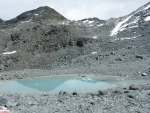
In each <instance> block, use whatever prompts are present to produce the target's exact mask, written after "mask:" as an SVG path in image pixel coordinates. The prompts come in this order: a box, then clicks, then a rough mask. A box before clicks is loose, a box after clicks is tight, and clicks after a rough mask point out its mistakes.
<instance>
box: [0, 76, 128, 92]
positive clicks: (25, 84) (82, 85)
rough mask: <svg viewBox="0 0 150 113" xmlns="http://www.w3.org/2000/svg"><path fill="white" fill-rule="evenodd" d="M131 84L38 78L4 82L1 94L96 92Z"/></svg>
mask: <svg viewBox="0 0 150 113" xmlns="http://www.w3.org/2000/svg"><path fill="white" fill-rule="evenodd" d="M128 84H129V82H120V81H112V80H108V81H107V80H105V81H102V80H93V79H89V78H88V79H86V78H84V79H77V78H73V79H71V78H66V77H55V78H40V79H39V78H36V79H28V80H16V81H3V82H0V92H3V93H41V92H50V93H58V92H60V91H67V92H74V91H77V92H80V93H88V92H96V91H98V90H106V89H111V88H114V87H117V86H120V85H122V86H126V85H128Z"/></svg>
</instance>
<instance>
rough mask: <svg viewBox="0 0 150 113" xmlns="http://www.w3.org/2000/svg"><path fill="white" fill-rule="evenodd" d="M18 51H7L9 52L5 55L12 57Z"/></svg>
mask: <svg viewBox="0 0 150 113" xmlns="http://www.w3.org/2000/svg"><path fill="white" fill-rule="evenodd" d="M16 52H17V51H7V52H3V53H2V54H3V55H11V54H15V53H16Z"/></svg>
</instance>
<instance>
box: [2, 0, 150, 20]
mask: <svg viewBox="0 0 150 113" xmlns="http://www.w3.org/2000/svg"><path fill="white" fill-rule="evenodd" d="M147 2H149V0H0V17H2V18H4V19H10V18H12V17H15V16H16V15H18V14H20V13H22V12H24V11H27V10H31V9H35V8H37V7H39V6H44V5H48V6H50V7H52V8H54V9H56V10H57V11H58V12H60V13H61V14H63V15H64V16H65V17H67V18H69V19H75V20H78V19H83V18H88V17H98V18H101V19H108V18H111V17H119V16H124V15H126V14H128V13H130V12H131V11H134V10H135V9H137V8H138V7H140V6H141V5H143V4H145V3H147Z"/></svg>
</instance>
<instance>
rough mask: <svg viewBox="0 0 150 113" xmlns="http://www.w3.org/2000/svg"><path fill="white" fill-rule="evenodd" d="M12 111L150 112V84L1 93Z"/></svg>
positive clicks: (79, 112) (1, 99)
mask: <svg viewBox="0 0 150 113" xmlns="http://www.w3.org/2000/svg"><path fill="white" fill-rule="evenodd" d="M0 104H1V105H2V106H6V107H7V108H9V109H10V111H11V113H40V112H42V113H150V84H147V85H146V86H144V85H139V86H134V85H131V86H129V87H128V88H117V89H113V90H112V89H110V90H108V91H98V92H97V93H89V94H78V93H77V92H73V93H67V92H60V93H59V94H56V95H52V94H48V93H43V94H34V95H33V94H30V95H29V94H27V95H25V94H0Z"/></svg>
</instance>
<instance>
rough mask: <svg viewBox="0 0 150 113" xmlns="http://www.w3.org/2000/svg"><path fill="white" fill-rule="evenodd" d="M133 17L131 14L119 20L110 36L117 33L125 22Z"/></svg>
mask: <svg viewBox="0 0 150 113" xmlns="http://www.w3.org/2000/svg"><path fill="white" fill-rule="evenodd" d="M130 18H131V16H129V17H127V18H126V19H124V20H123V21H121V22H119V23H118V24H117V25H116V26H115V28H114V29H113V30H112V31H111V34H110V36H114V35H117V34H118V32H119V31H120V30H121V29H122V28H123V24H124V23H126V22H127V21H128V20H129V19H130Z"/></svg>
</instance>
